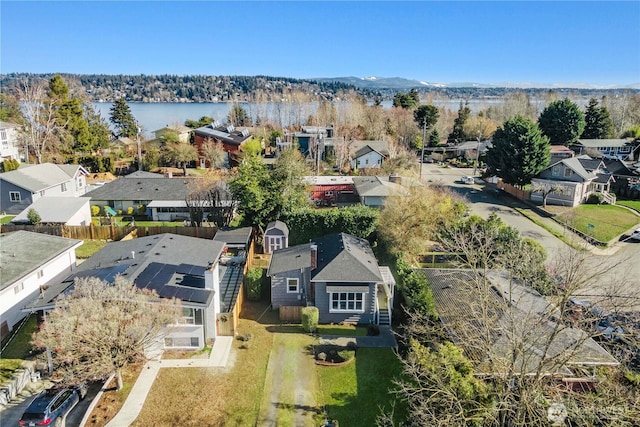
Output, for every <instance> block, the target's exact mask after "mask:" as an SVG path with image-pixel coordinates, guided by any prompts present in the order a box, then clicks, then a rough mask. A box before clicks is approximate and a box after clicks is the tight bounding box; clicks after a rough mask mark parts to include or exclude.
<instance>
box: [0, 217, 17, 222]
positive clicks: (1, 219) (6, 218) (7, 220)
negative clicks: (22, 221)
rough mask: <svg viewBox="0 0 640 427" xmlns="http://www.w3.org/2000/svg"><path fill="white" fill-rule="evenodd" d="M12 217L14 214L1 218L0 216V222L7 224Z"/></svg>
mask: <svg viewBox="0 0 640 427" xmlns="http://www.w3.org/2000/svg"><path fill="white" fill-rule="evenodd" d="M13 218H15V216H14V215H5V216H3V217H2V218H0V224H7V223H9V222H11V220H12V219H13Z"/></svg>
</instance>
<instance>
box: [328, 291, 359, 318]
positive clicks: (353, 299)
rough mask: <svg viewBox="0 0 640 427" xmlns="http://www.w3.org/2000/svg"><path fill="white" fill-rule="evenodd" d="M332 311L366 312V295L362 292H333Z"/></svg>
mask: <svg viewBox="0 0 640 427" xmlns="http://www.w3.org/2000/svg"><path fill="white" fill-rule="evenodd" d="M330 311H332V312H333V311H355V312H359V313H362V312H364V294H363V293H362V292H332V293H331V310H330Z"/></svg>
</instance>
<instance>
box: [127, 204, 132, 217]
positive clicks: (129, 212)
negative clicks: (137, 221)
mask: <svg viewBox="0 0 640 427" xmlns="http://www.w3.org/2000/svg"><path fill="white" fill-rule="evenodd" d="M127 215H133V206H129V207H128V208H127Z"/></svg>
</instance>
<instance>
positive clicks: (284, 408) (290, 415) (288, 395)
mask: <svg viewBox="0 0 640 427" xmlns="http://www.w3.org/2000/svg"><path fill="white" fill-rule="evenodd" d="M299 336H303V335H299ZM299 336H297V335H292V334H287V335H284V336H283V335H280V334H278V335H277V336H276V338H275V343H280V344H284V348H285V354H284V368H283V370H282V377H281V383H280V394H279V395H278V415H277V417H278V418H277V419H278V423H279V424H282V425H286V426H292V425H293V419H294V407H295V404H296V401H295V390H296V387H295V383H296V374H297V369H296V368H297V366H296V365H297V363H296V359H297V357H296V352H298V351H299V350H300V347H299V346H298V345H297V342H298V341H299V340H298V339H296V338H298V337H299ZM265 394H266V393H265Z"/></svg>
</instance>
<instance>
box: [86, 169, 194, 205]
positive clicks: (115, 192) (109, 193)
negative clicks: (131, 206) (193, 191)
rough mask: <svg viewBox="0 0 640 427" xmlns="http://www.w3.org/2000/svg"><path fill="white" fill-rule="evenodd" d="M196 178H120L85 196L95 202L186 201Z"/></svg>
mask: <svg viewBox="0 0 640 427" xmlns="http://www.w3.org/2000/svg"><path fill="white" fill-rule="evenodd" d="M193 179H194V178H185V177H180V178H165V177H163V176H161V175H159V176H157V177H156V176H154V177H146V176H145V177H144V178H140V177H131V178H118V179H115V180H113V181H110V182H106V183H105V184H104V185H102V186H101V187H98V188H96V189H94V190H91V191H89V192H87V193H86V194H85V196H87V197H91V198H92V199H93V200H184V199H185V198H186V197H187V196H188V194H189V183H191V182H192V180H193Z"/></svg>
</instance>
